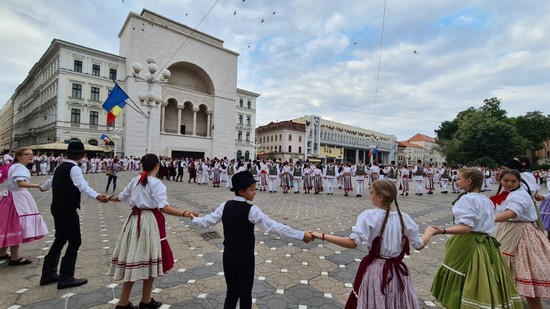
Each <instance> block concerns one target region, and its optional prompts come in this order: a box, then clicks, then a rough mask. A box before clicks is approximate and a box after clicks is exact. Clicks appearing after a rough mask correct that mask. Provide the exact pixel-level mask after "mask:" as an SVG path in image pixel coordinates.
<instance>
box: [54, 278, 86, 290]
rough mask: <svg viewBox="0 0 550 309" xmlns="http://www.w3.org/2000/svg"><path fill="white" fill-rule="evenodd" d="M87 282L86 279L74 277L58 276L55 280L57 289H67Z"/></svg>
mask: <svg viewBox="0 0 550 309" xmlns="http://www.w3.org/2000/svg"><path fill="white" fill-rule="evenodd" d="M86 283H88V279H76V278H59V281H57V289H58V290H62V289H68V288H74V287H77V286H81V285H84V284H86Z"/></svg>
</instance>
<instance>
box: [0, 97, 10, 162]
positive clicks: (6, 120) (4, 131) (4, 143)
mask: <svg viewBox="0 0 550 309" xmlns="http://www.w3.org/2000/svg"><path fill="white" fill-rule="evenodd" d="M12 137H13V104H12V102H11V99H10V100H9V101H8V102H7V103H6V104H4V106H3V107H2V109H1V110H0V151H2V150H5V149H12Z"/></svg>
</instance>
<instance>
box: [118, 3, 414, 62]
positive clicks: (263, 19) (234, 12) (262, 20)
mask: <svg viewBox="0 0 550 309" xmlns="http://www.w3.org/2000/svg"><path fill="white" fill-rule="evenodd" d="M242 2H246V0H242ZM122 3H124V0H122ZM275 14H277V12H276V11H273V13H272V14H271V15H275ZM235 15H237V10H236V9H235V10H234V11H233V16H235ZM185 16H189V13H185ZM264 22H265V18H262V19H261V20H260V23H261V24H262V23H264ZM144 25H145V24H144ZM133 30H136V29H135V28H133ZM141 31H145V30H144V28H141ZM357 43H358V42H353V45H354V46H356V45H357ZM250 46H251V45H248V48H250ZM413 54H418V52H417V51H416V49H413Z"/></svg>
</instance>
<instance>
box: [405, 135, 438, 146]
mask: <svg viewBox="0 0 550 309" xmlns="http://www.w3.org/2000/svg"><path fill="white" fill-rule="evenodd" d="M407 141H408V142H430V143H434V144H435V143H436V141H435V138H433V137H431V136H428V135H424V134H420V133H416V134H415V135H414V136H413V137H411V138H409V139H408V140H407Z"/></svg>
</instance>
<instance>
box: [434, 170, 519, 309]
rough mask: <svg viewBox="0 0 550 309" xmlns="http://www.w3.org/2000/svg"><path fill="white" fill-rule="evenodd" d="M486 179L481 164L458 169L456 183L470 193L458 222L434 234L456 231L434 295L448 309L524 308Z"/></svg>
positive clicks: (456, 209)
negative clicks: (503, 247) (503, 249)
mask: <svg viewBox="0 0 550 309" xmlns="http://www.w3.org/2000/svg"><path fill="white" fill-rule="evenodd" d="M483 179H484V175H483V172H482V171H480V170H478V169H476V168H461V169H460V170H458V173H457V180H456V181H457V184H458V187H459V188H460V189H462V190H464V191H465V194H464V195H463V196H461V197H460V199H458V201H457V202H456V203H455V204H454V205H453V209H452V211H453V216H454V221H455V223H456V225H455V226H452V227H449V228H444V227H435V226H432V228H433V229H434V231H435V232H434V234H433V235H438V234H454V235H453V236H451V237H450V238H449V240H448V241H447V245H446V248H445V258H444V259H443V265H442V266H441V267H440V268H439V271H438V272H437V274H436V276H435V278H434V282H433V284H432V289H431V290H432V295H433V296H435V298H436V299H437V300H438V301H439V302H440V303H441V304H442V305H443V306H444V307H445V308H523V307H522V304H521V300H520V298H519V295H518V293H517V291H516V288H515V285H514V280H513V278H512V274H511V273H510V269H509V268H508V266H507V265H506V262H505V261H504V259H503V258H502V255H501V254H500V251H499V243H498V242H497V240H496V239H495V238H494V237H492V236H491V234H492V233H493V232H494V231H495V224H494V221H495V213H494V207H493V203H492V202H491V200H489V198H487V197H486V196H484V195H482V194H480V193H479V192H480V191H481V185H482V183H483Z"/></svg>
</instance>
